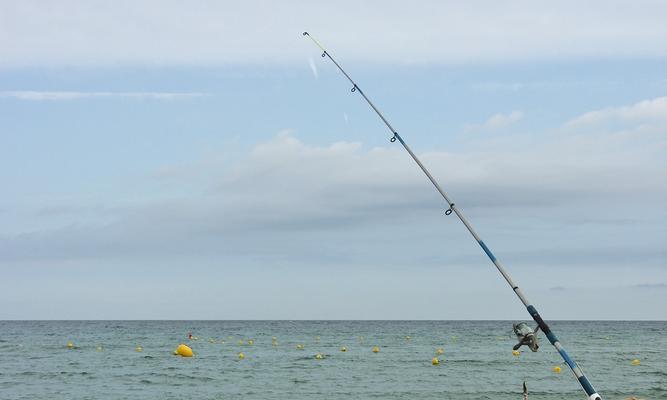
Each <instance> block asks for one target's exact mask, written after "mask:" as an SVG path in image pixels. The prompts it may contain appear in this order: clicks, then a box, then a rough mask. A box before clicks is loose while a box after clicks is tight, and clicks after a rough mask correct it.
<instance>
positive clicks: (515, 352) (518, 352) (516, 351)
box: [512, 350, 521, 357]
mask: <svg viewBox="0 0 667 400" xmlns="http://www.w3.org/2000/svg"><path fill="white" fill-rule="evenodd" d="M512 355H513V356H514V357H519V356H520V355H521V352H520V351H519V350H512Z"/></svg>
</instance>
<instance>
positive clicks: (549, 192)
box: [0, 106, 667, 263]
mask: <svg viewBox="0 0 667 400" xmlns="http://www.w3.org/2000/svg"><path fill="white" fill-rule="evenodd" d="M629 107H630V108H632V107H631V106H629ZM626 114H627V113H626ZM631 114H632V113H631ZM632 115H634V114H632ZM641 115H644V119H642V118H639V116H633V118H636V119H635V120H634V121H635V122H634V123H635V124H636V125H642V124H643V123H644V122H645V120H646V119H650V118H652V116H653V115H655V114H654V113H651V112H647V113H643V114H641ZM664 126H665V124H663V127H664ZM630 129H633V128H630ZM554 130H555V131H556V134H554V135H550V136H549V137H548V139H546V142H544V141H540V142H539V143H537V142H535V141H533V140H530V139H531V138H522V137H516V136H514V137H512V138H503V137H493V138H492V139H489V140H488V141H486V142H480V141H477V140H476V141H475V143H477V144H476V145H475V146H474V147H473V148H472V149H467V150H466V151H457V152H446V151H432V152H426V153H423V152H420V157H421V159H422V161H423V162H424V164H425V165H426V166H427V167H428V168H429V169H430V170H431V172H432V173H433V175H434V176H435V177H436V178H437V179H438V180H439V181H440V182H441V183H442V184H443V186H444V188H445V190H447V191H448V192H449V193H450V194H451V195H452V197H453V199H454V201H455V202H456V204H457V205H459V206H460V207H461V209H463V210H464V211H465V212H466V214H468V215H472V217H473V220H475V221H479V220H481V222H482V223H483V224H482V226H483V227H484V228H485V229H484V232H488V231H492V232H493V231H496V233H497V232H501V234H496V236H495V238H496V240H503V238H504V237H505V236H504V235H505V234H506V233H507V232H508V230H509V231H511V233H512V235H511V236H512V237H513V238H514V239H513V240H512V241H511V242H512V243H514V245H513V244H512V243H504V246H503V248H504V249H505V250H506V251H510V250H509V249H515V250H516V251H517V254H518V255H515V259H516V260H518V261H521V260H524V261H525V262H527V263H528V262H534V261H535V260H543V259H544V253H545V252H547V251H554V250H551V249H552V246H553V245H554V243H559V242H561V243H562V242H563V241H565V242H567V241H568V240H571V239H572V238H574V237H581V238H583V239H582V242H579V241H576V243H571V242H570V243H569V245H570V246H572V247H573V248H574V249H572V252H573V253H574V254H578V255H577V256H576V257H579V258H578V259H579V260H580V261H581V260H582V259H585V260H586V261H587V262H589V261H590V260H591V259H593V258H595V257H593V256H592V255H597V254H599V252H600V251H602V250H600V246H603V247H605V250H604V251H605V252H606V253H608V252H611V251H613V250H614V249H613V248H611V247H612V246H615V248H616V250H615V251H617V253H618V254H615V256H614V257H615V259H616V262H618V263H623V262H626V260H627V259H628V257H627V254H633V255H639V256H638V257H639V258H641V257H644V258H647V259H648V258H650V257H653V259H658V260H659V259H660V257H661V255H660V253H658V252H656V251H655V249H653V248H651V247H650V246H651V243H652V241H656V240H659V239H654V238H659V237H660V235H659V234H651V233H655V232H656V229H657V230H658V231H659V229H661V227H662V226H664V224H663V223H662V222H661V221H664V218H665V217H667V215H665V213H664V206H663V204H664V202H665V201H667V191H666V190H667V188H665V186H664V185H660V184H657V183H659V182H665V181H667V159H665V157H664V154H663V153H664V152H663V151H661V150H660V149H659V148H656V146H655V144H656V143H659V142H660V140H664V139H661V138H660V137H657V136H656V137H651V138H649V139H651V140H649V141H637V140H635V139H634V138H632V137H619V136H617V135H615V134H611V135H610V134H604V133H596V131H594V130H592V131H591V132H592V133H593V134H594V137H593V138H592V139H589V138H588V136H582V135H579V134H578V133H577V134H574V135H572V134H570V131H569V130H568V129H567V128H565V129H561V128H555V129H554ZM406 140H408V141H409V140H410V138H409V137H407V138H406ZM166 168H167V170H168V171H169V173H166V174H164V173H163V174H161V177H160V178H159V179H156V180H155V181H149V182H146V183H145V185H143V186H145V187H150V186H151V185H155V186H156V188H157V187H160V188H164V187H165V185H166V186H170V185H173V186H174V187H177V188H179V191H178V193H181V195H179V197H178V198H170V197H168V196H164V197H159V196H157V195H156V196H152V197H151V198H150V200H149V201H147V203H143V204H138V203H136V202H135V205H134V206H127V204H125V206H124V207H118V205H117V204H107V205H103V206H99V205H96V206H91V205H90V204H89V205H88V206H86V207H84V208H85V210H86V211H85V212H82V213H81V215H80V216H78V217H77V215H76V213H74V212H68V213H67V215H61V214H62V213H60V214H59V215H58V216H57V217H58V218H67V219H68V220H67V223H64V224H63V225H62V228H56V229H49V230H42V231H24V232H13V233H11V234H9V235H8V234H5V235H4V237H0V254H1V255H2V257H0V262H2V260H3V259H5V260H11V259H26V258H27V259H31V258H40V257H43V258H47V259H54V258H63V257H64V258H82V257H102V258H108V257H118V256H119V255H122V256H124V257H130V256H131V257H135V256H136V257H139V256H140V255H146V254H148V255H150V254H155V253H159V254H171V252H174V253H177V254H181V255H182V254H185V255H187V254H193V255H197V256H199V255H204V254H211V252H218V256H219V257H222V256H223V255H224V257H246V256H248V255H252V257H256V258H257V257H268V258H273V259H274V260H275V259H280V257H288V256H289V257H295V259H297V260H301V262H304V260H305V262H307V261H311V260H318V261H317V262H324V261H321V256H322V254H321V252H322V251H325V250H326V251H327V257H325V258H327V260H334V261H340V262H341V263H353V262H354V261H352V260H350V258H356V257H359V260H362V261H363V260H364V258H363V254H366V253H369V254H370V253H373V252H381V251H383V248H384V247H386V246H392V245H393V244H396V243H398V242H400V243H401V246H408V247H412V248H414V249H419V251H416V253H419V252H421V251H424V250H427V253H425V254H429V253H428V251H431V250H429V249H430V246H435V245H436V243H434V240H436V238H437V240H438V241H439V240H441V238H442V237H443V235H444V236H447V240H448V241H450V243H459V242H453V241H459V240H460V241H461V243H463V244H462V246H465V245H469V244H470V243H469V239H468V238H467V237H464V236H461V235H460V233H461V232H460V231H454V230H450V229H445V230H443V229H442V227H443V223H445V224H446V223H451V222H452V221H454V220H453V219H448V220H441V219H439V217H440V216H442V212H443V210H444V208H445V204H444V202H443V201H442V199H441V198H439V196H438V195H437V193H436V192H435V191H434V190H433V188H432V187H431V186H430V185H429V183H428V180H427V179H426V178H425V177H424V176H423V174H422V173H421V171H419V169H418V168H417V167H416V166H415V165H414V163H413V162H412V160H411V159H410V158H409V157H408V156H407V155H406V154H405V152H404V151H403V150H402V149H401V148H400V147H398V146H394V147H389V148H371V149H365V148H364V147H363V145H362V144H361V143H356V142H336V143H332V144H330V145H327V146H316V145H310V144H307V143H304V142H303V141H301V140H299V139H297V138H296V137H295V136H294V134H293V133H290V132H289V131H285V132H282V133H280V134H278V135H276V136H275V137H274V138H273V139H271V140H269V141H267V142H264V143H261V144H259V145H257V146H255V147H254V148H253V149H252V151H251V152H249V153H247V154H246V155H245V156H244V157H241V158H240V161H238V162H235V163H234V164H233V165H232V166H229V165H228V164H227V165H224V166H223V164H218V165H217V167H216V165H215V164H212V163H210V162H209V160H199V164H197V163H196V162H191V163H189V164H188V165H186V166H185V167H182V166H179V165H172V166H167V167H166ZM181 170H183V171H182V173H181V172H179V171H181ZM158 181H159V182H158ZM184 187H187V188H188V190H187V191H185V192H183V188H184ZM157 192H159V191H158V190H157V189H156V193H157ZM73 203H75V201H74V200H72V199H71V198H68V199H67V201H66V204H65V205H69V206H72V204H73ZM629 205H632V210H633V211H632V213H629V214H628V211H629V209H628V207H629ZM49 206H51V207H54V206H57V204H49ZM56 208H57V207H56ZM74 209H75V208H74ZM98 209H99V210H110V209H112V210H114V212H113V213H112V214H111V215H110V214H109V213H108V212H107V213H106V214H105V215H104V218H98V219H97V220H95V219H93V218H91V217H90V215H89V214H90V212H91V210H98ZM619 214H621V216H619ZM480 215H482V216H484V217H485V218H478V217H479V216H480ZM39 218H40V220H42V221H47V220H48V219H49V218H51V217H50V216H49V215H48V214H44V213H41V214H40V215H39ZM110 218H112V219H113V220H112V221H111V222H108V221H109V219H110ZM442 218H444V216H442ZM619 218H628V219H629V220H620V222H619ZM100 219H101V220H104V222H103V223H100V222H98V221H99V220H100ZM599 220H603V221H602V222H600V223H598V222H596V221H599ZM610 220H611V221H612V222H613V224H614V225H613V227H610V225H609V223H607V221H610ZM638 220H643V221H649V222H646V224H648V225H638V222H637V221H638ZM59 221H60V220H59ZM91 221H93V223H91ZM656 221H657V222H656ZM47 222H48V221H47ZM44 224H46V222H44ZM565 224H567V228H564V225H565ZM651 224H653V225H651ZM591 226H592V227H596V226H603V227H602V228H600V229H602V231H599V230H595V229H594V228H587V227H591ZM636 227H641V230H642V232H641V234H638V233H637V232H636V231H634V230H633V229H636ZM656 227H657V228H656ZM564 229H567V230H568V231H569V230H578V232H579V234H578V235H574V236H572V237H569V236H568V237H564V236H563V232H564ZM585 229H588V230H587V231H586V230H585ZM652 229H653V230H652ZM436 231H437V234H434V235H429V234H428V233H429V232H436ZM582 231H584V232H588V235H585V234H583V233H581V232H582ZM342 232H344V233H342ZM524 232H526V233H524ZM600 232H618V233H617V235H616V236H608V237H606V238H605V240H604V241H600V240H599V236H598V235H599V234H600ZM535 234H538V236H539V237H540V238H543V241H542V242H539V240H538V239H534V238H532V237H531V235H535ZM448 235H451V237H450V236H448ZM521 235H525V236H523V237H522V236H521ZM517 238H523V239H524V240H525V241H526V243H523V242H516V239H517ZM586 238H589V239H586ZM547 239H549V240H547ZM535 240H538V242H537V244H536V246H535V248H536V250H534V251H533V253H531V252H529V251H526V250H525V249H524V246H527V245H528V247H531V246H530V244H531V243H532V242H531V241H535ZM313 241H317V245H314V246H311V244H312V243H313ZM644 242H646V243H647V244H646V246H648V247H647V248H646V249H645V248H643V247H635V248H632V249H631V250H632V251H630V250H628V251H626V252H625V254H622V252H623V246H639V244H637V243H640V244H641V246H644ZM438 243H439V242H438ZM545 243H546V245H545ZM458 245H459V244H456V245H452V246H454V249H452V250H451V252H450V253H449V255H447V257H450V258H451V259H450V261H451V262H459V261H460V260H459V261H457V257H459V258H460V257H467V256H469V254H470V252H472V251H474V253H472V254H475V255H477V254H478V252H477V250H476V249H474V248H472V247H470V248H468V247H464V248H465V249H468V250H457V249H456V247H455V246H458ZM540 246H542V247H540ZM544 246H547V247H546V248H544ZM424 247H428V249H425V248H424ZM608 247H609V248H608ZM660 248H662V247H660ZM342 249H344V250H342ZM540 249H542V250H540ZM410 253H411V252H407V253H406V254H407V255H405V256H401V257H409V254H410ZM538 253H541V254H538ZM392 257H393V258H392V260H385V262H387V263H389V262H395V261H396V259H395V258H396V257H399V256H397V255H392ZM439 257H440V256H439ZM522 257H523V258H522ZM572 257H573V258H574V259H576V257H575V256H572ZM406 262H407V261H406ZM424 262H432V260H431V261H424ZM541 262H543V261H541ZM590 262H593V261H590Z"/></svg>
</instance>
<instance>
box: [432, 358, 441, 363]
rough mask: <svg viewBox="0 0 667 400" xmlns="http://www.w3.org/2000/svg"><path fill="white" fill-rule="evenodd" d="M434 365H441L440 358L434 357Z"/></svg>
mask: <svg viewBox="0 0 667 400" xmlns="http://www.w3.org/2000/svg"><path fill="white" fill-rule="evenodd" d="M431 364H432V365H440V360H438V357H433V359H432V360H431Z"/></svg>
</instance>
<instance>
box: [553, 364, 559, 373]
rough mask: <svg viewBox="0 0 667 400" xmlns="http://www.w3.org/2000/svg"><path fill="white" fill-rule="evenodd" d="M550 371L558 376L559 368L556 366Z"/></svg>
mask: <svg viewBox="0 0 667 400" xmlns="http://www.w3.org/2000/svg"><path fill="white" fill-rule="evenodd" d="M552 371H553V372H555V373H557V374H560V367H559V366H558V365H556V366H555V367H553V369H552Z"/></svg>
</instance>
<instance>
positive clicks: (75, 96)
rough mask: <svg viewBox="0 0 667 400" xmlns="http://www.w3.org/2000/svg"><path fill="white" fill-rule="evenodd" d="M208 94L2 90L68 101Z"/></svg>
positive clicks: (28, 97)
mask: <svg viewBox="0 0 667 400" xmlns="http://www.w3.org/2000/svg"><path fill="white" fill-rule="evenodd" d="M203 96H208V94H206V93H188V92H181V93H177V92H70V91H63V92H41V91H29V90H19V91H2V92H0V98H12V99H18V100H27V101H68V100H82V99H102V98H128V99H140V100H143V99H147V100H164V101H171V100H187V99H193V98H197V97H203Z"/></svg>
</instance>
